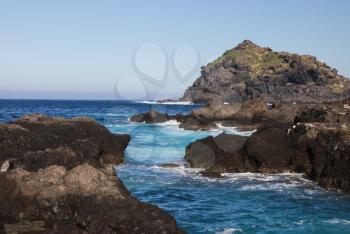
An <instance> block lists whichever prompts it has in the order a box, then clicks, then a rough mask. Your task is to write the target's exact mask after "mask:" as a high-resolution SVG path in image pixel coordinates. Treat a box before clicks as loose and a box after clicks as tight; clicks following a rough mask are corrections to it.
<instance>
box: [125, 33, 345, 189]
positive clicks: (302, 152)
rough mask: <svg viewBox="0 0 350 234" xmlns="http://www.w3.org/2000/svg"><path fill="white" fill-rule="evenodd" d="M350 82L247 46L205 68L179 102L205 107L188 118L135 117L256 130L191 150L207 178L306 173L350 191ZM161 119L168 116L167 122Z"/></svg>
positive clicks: (301, 59)
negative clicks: (244, 174) (246, 174)
mask: <svg viewBox="0 0 350 234" xmlns="http://www.w3.org/2000/svg"><path fill="white" fill-rule="evenodd" d="M349 94H350V81H349V80H348V79H347V78H345V77H343V76H341V75H339V74H338V73H337V70H336V69H334V68H331V67H329V66H328V65H326V64H325V63H323V62H320V61H318V60H317V59H316V58H315V57H313V56H309V55H297V54H291V53H288V52H274V51H272V50H271V49H270V48H263V47H260V46H258V45H256V44H254V43H253V42H251V41H248V40H246V41H243V42H242V43H241V44H239V45H238V46H236V47H235V48H233V49H231V50H228V51H226V52H225V53H224V54H223V55H222V56H221V57H219V58H218V59H217V60H215V61H213V62H211V63H209V64H208V65H206V66H204V67H202V72H201V76H200V77H199V78H198V79H197V80H196V81H195V82H194V83H193V85H192V86H191V87H189V88H188V89H187V90H186V91H185V93H184V95H183V97H182V98H181V99H180V101H190V102H193V103H200V104H202V105H203V106H202V107H200V108H197V109H194V110H193V111H192V112H191V113H189V114H188V115H176V116H169V115H166V114H162V113H157V112H155V111H154V110H151V111H150V113H144V114H140V115H138V116H137V118H136V117H133V118H131V120H133V121H138V122H146V123H156V122H157V123H159V122H163V121H168V120H176V121H178V122H179V123H180V125H179V126H180V127H181V128H184V129H190V130H208V129H213V128H217V124H218V123H220V124H221V125H223V126H233V127H237V128H241V129H249V130H251V129H257V131H256V132H255V133H253V134H252V135H251V136H250V137H243V136H238V135H229V134H221V135H219V136H217V137H207V138H204V139H200V140H197V141H195V142H193V143H191V144H190V145H188V146H187V148H186V155H185V160H186V161H187V162H188V164H189V166H190V167H197V168H204V170H203V171H202V172H201V173H202V174H203V175H204V176H211V177H221V173H224V172H259V173H280V172H299V173H305V175H306V176H307V177H308V178H309V179H311V180H313V181H315V182H317V183H318V184H319V185H321V186H323V187H327V188H337V189H342V190H344V191H349V190H350V157H349V156H348V155H350V148H349V142H350V138H349V136H350V128H349V126H350V96H349ZM161 116H162V117H161Z"/></svg>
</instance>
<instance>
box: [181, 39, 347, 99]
mask: <svg viewBox="0 0 350 234" xmlns="http://www.w3.org/2000/svg"><path fill="white" fill-rule="evenodd" d="M349 95H350V83H349V80H348V79H346V78H345V77H343V76H341V75H339V74H338V73H337V70H336V69H334V68H331V67H330V66H328V65H327V64H325V63H323V62H320V61H318V60H317V59H316V58H315V57H314V56H309V55H298V54H292V53H288V52H275V51H272V49H270V48H268V47H260V46H258V45H256V44H254V43H253V42H252V41H249V40H244V41H243V42H242V43H240V44H239V45H237V46H236V47H234V48H232V49H230V50H227V51H225V53H224V54H223V55H222V56H220V57H219V58H218V59H216V60H214V61H213V62H211V63H209V64H208V65H206V66H204V67H202V72H201V76H200V77H199V78H198V79H197V80H196V81H195V82H194V83H193V85H192V86H191V87H189V88H188V89H187V90H186V92H185V94H184V96H183V97H182V98H181V100H182V101H192V102H195V103H203V102H204V103H208V102H210V101H213V100H214V101H219V102H242V101H246V100H248V99H254V98H260V97H263V96H267V97H269V98H271V99H276V100H285V101H307V102H320V101H337V100H341V99H344V98H347V97H348V96H349Z"/></svg>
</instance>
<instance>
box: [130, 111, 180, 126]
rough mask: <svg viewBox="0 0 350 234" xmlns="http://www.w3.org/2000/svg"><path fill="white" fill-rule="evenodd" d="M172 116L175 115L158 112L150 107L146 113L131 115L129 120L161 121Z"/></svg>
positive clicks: (170, 118)
mask: <svg viewBox="0 0 350 234" xmlns="http://www.w3.org/2000/svg"><path fill="white" fill-rule="evenodd" d="M174 118H175V117H172V116H169V115H168V114H163V113H159V112H157V111H155V110H154V109H150V110H149V112H147V113H141V114H137V115H134V116H132V117H131V118H130V120H131V121H134V122H145V123H163V122H166V121H169V120H172V119H174Z"/></svg>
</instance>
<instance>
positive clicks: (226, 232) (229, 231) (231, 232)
mask: <svg viewBox="0 0 350 234" xmlns="http://www.w3.org/2000/svg"><path fill="white" fill-rule="evenodd" d="M236 232H242V229H240V228H225V229H224V230H223V231H221V232H215V233H216V234H234V233H236Z"/></svg>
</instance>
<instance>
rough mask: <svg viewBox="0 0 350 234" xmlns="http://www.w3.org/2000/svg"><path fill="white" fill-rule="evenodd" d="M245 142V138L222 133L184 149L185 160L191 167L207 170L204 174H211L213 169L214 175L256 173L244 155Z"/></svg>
mask: <svg viewBox="0 0 350 234" xmlns="http://www.w3.org/2000/svg"><path fill="white" fill-rule="evenodd" d="M246 140H247V138H246V137H242V136H238V135H230V134H224V133H222V134H220V135H219V136H217V137H211V136H210V137H206V138H204V139H200V140H197V141H195V142H193V143H191V144H190V145H188V146H187V147H186V155H185V160H186V161H187V162H188V163H189V165H190V166H191V167H197V168H204V169H207V171H206V172H204V173H209V172H211V173H212V172H213V171H214V170H213V169H215V173H217V172H245V171H256V168H255V167H254V165H253V164H252V162H251V161H250V158H249V157H248V156H247V154H246V150H245V142H246ZM213 167H215V168H213ZM208 169H210V170H209V171H208Z"/></svg>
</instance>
